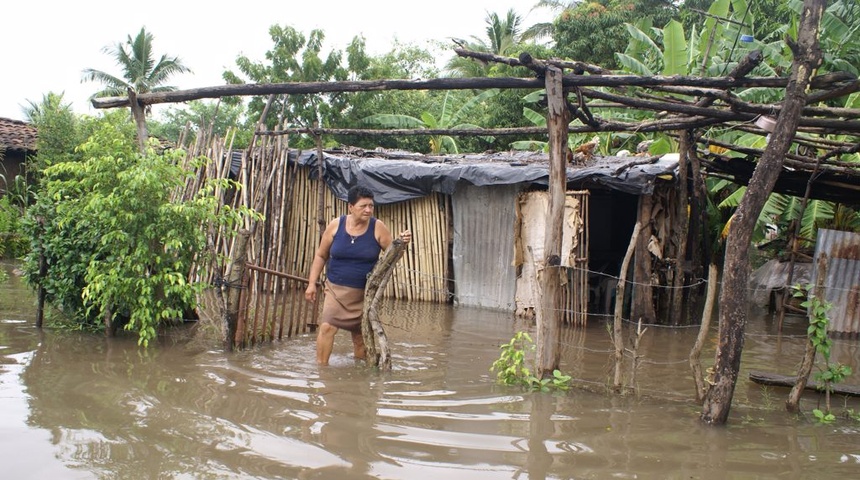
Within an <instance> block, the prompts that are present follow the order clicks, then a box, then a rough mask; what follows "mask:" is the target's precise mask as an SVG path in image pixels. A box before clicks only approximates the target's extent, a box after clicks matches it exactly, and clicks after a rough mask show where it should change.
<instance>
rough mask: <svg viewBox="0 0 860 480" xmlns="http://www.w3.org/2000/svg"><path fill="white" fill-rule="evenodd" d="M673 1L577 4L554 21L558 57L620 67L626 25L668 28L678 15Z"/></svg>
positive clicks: (604, 0) (605, 0)
mask: <svg viewBox="0 0 860 480" xmlns="http://www.w3.org/2000/svg"><path fill="white" fill-rule="evenodd" d="M674 3H675V2H672V1H670V0H598V1H592V2H578V3H575V4H572V6H571V8H568V9H565V10H564V11H563V12H562V13H561V14H560V15H559V16H558V18H556V20H555V30H554V33H553V39H554V40H555V44H556V54H557V55H558V56H560V57H563V58H570V59H572V60H578V61H582V62H587V63H591V64H595V65H600V66H602V67H604V68H610V69H615V68H617V67H618V64H617V63H616V59H615V53H616V52H623V51H624V48H625V47H626V46H627V43H628V36H627V31H626V30H625V27H624V24H625V23H632V22H636V21H640V20H642V19H648V20H650V21H651V22H652V23H653V24H654V25H665V24H666V22H668V21H669V20H670V19H671V18H673V17H674V16H675V14H676V10H675V6H674Z"/></svg>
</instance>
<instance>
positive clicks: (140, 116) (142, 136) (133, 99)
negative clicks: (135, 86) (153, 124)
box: [128, 87, 149, 155]
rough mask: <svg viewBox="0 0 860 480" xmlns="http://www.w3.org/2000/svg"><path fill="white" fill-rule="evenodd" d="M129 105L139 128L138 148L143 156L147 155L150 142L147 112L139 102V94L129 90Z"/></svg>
mask: <svg viewBox="0 0 860 480" xmlns="http://www.w3.org/2000/svg"><path fill="white" fill-rule="evenodd" d="M128 105H129V107H130V108H131V116H132V117H133V118H134V124H135V125H136V126H137V147H138V148H139V149H140V153H141V155H143V154H145V153H146V143H147V142H148V141H149V132H148V131H147V129H146V111H145V110H144V107H143V105H141V104H140V103H139V102H138V101H137V93H135V91H134V90H132V88H131V87H129V88H128Z"/></svg>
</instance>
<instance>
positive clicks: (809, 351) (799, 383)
mask: <svg viewBox="0 0 860 480" xmlns="http://www.w3.org/2000/svg"><path fill="white" fill-rule="evenodd" d="M816 268H817V269H818V271H817V272H816V279H815V280H816V282H815V293H814V295H815V296H816V297H818V298H819V299H820V300H821V301H822V302H823V301H824V293H825V292H824V281H825V279H826V278H827V254H826V253H824V252H820V253H819V254H818V265H816ZM786 289H788V290H790V289H791V285H787V286H786ZM808 294H809V292H807V295H808ZM784 298H787V297H784ZM785 301H787V300H785ZM815 353H816V349H815V344H814V343H812V339H811V338H807V339H806V351H805V352H804V354H803V360H801V361H800V367H799V368H798V369H797V379H796V380H795V382H794V386H793V387H791V392H789V394H788V400H786V402H785V409H786V410H788V411H789V412H792V413H796V412H799V411H800V396H801V395H803V389H805V388H806V383H807V382H808V381H809V374H810V373H812V367H813V365H815Z"/></svg>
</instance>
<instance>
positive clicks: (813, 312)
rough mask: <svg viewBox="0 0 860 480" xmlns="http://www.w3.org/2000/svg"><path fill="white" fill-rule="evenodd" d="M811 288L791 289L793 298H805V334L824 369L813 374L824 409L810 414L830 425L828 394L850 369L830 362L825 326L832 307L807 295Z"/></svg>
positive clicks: (832, 419) (830, 414) (831, 415)
mask: <svg viewBox="0 0 860 480" xmlns="http://www.w3.org/2000/svg"><path fill="white" fill-rule="evenodd" d="M812 287H813V286H812V285H805V286H803V285H796V286H794V287H793V289H794V296H795V297H804V296H806V300H805V301H804V302H803V303H801V304H800V305H801V306H802V307H805V308H806V309H807V310H808V311H809V327H808V328H807V329H806V334H807V336H808V337H809V341H810V342H811V343H812V345H813V346H814V347H815V353H818V354H821V357H822V358H823V359H824V368H821V367H819V370H820V371H819V372H818V373H816V374H815V380H816V381H818V382H819V385H820V387H819V388H820V389H821V390H824V398H825V409H824V410H820V409H817V408H816V409H813V411H812V413H813V415H815V417H816V418H817V419H818V421H819V422H822V423H830V422H833V421H835V420H836V417H835V416H834V415H833V413H832V412H831V409H830V394H831V392H833V386H834V385H836V384H838V383H841V382H843V381H844V380H845V378H847V377H848V376H850V375H851V367H849V366H848V365H843V364H841V363H831V362H830V353H831V351H830V347H831V346H832V345H833V340H831V339H830V337H829V336H828V335H827V325H828V324H829V323H830V319H828V318H827V312H828V311H829V310H830V308H831V307H832V306H833V305H832V304H830V303H829V302H826V301H824V300H822V299H820V298H818V297H817V296H816V295H814V294H811V293H809V292H810V291H811V290H812Z"/></svg>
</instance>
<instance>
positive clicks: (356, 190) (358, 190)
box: [346, 185, 373, 205]
mask: <svg viewBox="0 0 860 480" xmlns="http://www.w3.org/2000/svg"><path fill="white" fill-rule="evenodd" d="M362 198H369V199H371V200H373V192H371V191H370V189H369V188H367V187H362V186H361V185H356V186H354V187H352V188H350V189H349V192H347V194H346V201H347V203H349V204H350V205H355V204H356V203H358V200H359V199H362Z"/></svg>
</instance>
